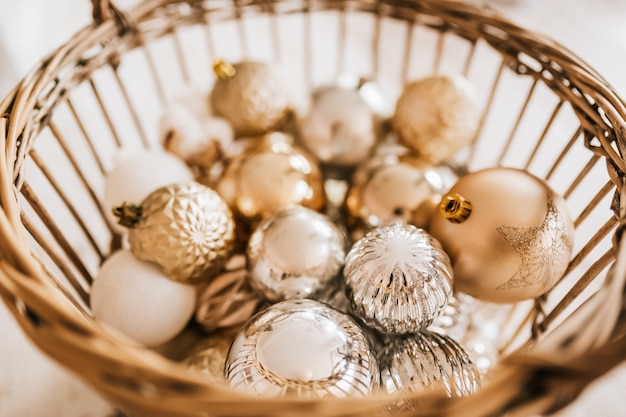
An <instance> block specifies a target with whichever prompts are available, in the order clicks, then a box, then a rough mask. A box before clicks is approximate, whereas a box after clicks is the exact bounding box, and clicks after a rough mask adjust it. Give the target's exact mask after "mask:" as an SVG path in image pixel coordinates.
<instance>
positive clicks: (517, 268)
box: [430, 168, 574, 303]
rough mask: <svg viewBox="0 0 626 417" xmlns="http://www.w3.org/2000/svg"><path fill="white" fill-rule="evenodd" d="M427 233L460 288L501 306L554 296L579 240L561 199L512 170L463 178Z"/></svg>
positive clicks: (445, 199)
mask: <svg viewBox="0 0 626 417" xmlns="http://www.w3.org/2000/svg"><path fill="white" fill-rule="evenodd" d="M430 231H431V233H432V234H433V236H435V237H436V238H437V239H438V240H439V241H440V242H441V244H442V245H443V247H444V249H445V250H446V252H447V253H448V254H449V256H450V259H451V260H452V265H453V268H454V276H455V286H456V288H457V289H458V290H459V291H462V292H465V293H467V294H469V295H471V296H474V297H476V298H479V299H482V300H486V301H492V302H497V303H513V302H517V301H521V300H525V299H528V298H535V297H538V296H540V295H542V294H544V293H546V292H547V291H549V290H550V289H551V288H552V287H553V286H554V284H556V282H557V281H558V280H559V278H560V277H561V276H562V275H563V273H564V272H565V270H566V269H567V265H568V263H569V259H570V256H571V253H572V245H573V241H574V225H573V222H572V220H571V217H570V215H569V213H568V210H567V206H566V203H565V201H564V200H563V198H562V197H561V196H559V195H558V194H556V193H555V192H554V191H553V190H552V189H551V188H550V187H549V186H548V185H547V184H546V183H545V182H544V181H542V180H541V179H539V178H537V177H535V176H533V175H532V174H529V173H528V172H525V171H522V170H518V169H513V168H490V169H485V170H482V171H477V172H474V173H471V174H469V175H466V176H464V177H462V178H460V179H459V181H458V182H457V183H456V184H455V185H454V186H453V187H452V188H451V189H450V191H449V192H448V193H447V194H446V195H445V196H444V197H443V199H442V204H441V206H440V209H439V210H437V212H436V213H435V214H434V215H433V218H432V223H431V229H430Z"/></svg>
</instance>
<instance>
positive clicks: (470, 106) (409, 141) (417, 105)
mask: <svg viewBox="0 0 626 417" xmlns="http://www.w3.org/2000/svg"><path fill="white" fill-rule="evenodd" d="M479 124H480V110H479V108H478V105H477V104H476V99H475V92H474V87H473V86H472V85H471V84H470V83H469V81H468V80H467V79H465V78H464V77H462V76H454V77H449V76H440V75H436V76H430V77H426V78H422V79H419V80H417V81H414V82H412V83H410V84H408V85H407V86H405V88H404V90H403V92H402V94H401V95H400V98H399V99H398V102H397V104H396V111H395V114H394V117H393V126H394V129H395V130H396V132H397V133H398V135H399V136H400V139H401V141H402V142H403V143H404V144H406V146H408V147H409V148H411V149H413V150H414V151H415V152H417V153H418V154H419V155H420V156H421V157H422V158H424V159H426V160H428V161H430V162H432V163H440V162H443V161H446V160H448V159H449V158H451V157H452V156H453V155H454V154H455V153H456V152H457V151H458V150H460V149H461V148H462V147H464V146H465V145H468V144H469V143H471V142H472V140H473V139H474V137H475V136H476V134H477V132H478V126H479Z"/></svg>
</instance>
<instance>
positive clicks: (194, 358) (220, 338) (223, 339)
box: [183, 332, 235, 382]
mask: <svg viewBox="0 0 626 417" xmlns="http://www.w3.org/2000/svg"><path fill="white" fill-rule="evenodd" d="M234 338H235V336H234V335H233V334H231V333H229V332H219V333H214V334H212V335H211V337H209V338H207V339H206V340H204V341H203V342H202V343H201V344H200V346H199V347H197V348H196V349H195V351H194V352H192V353H191V354H190V355H189V356H187V357H186V358H185V359H184V361H183V364H184V365H185V366H187V367H188V368H189V369H190V370H192V371H194V372H197V373H199V374H201V375H203V376H205V377H206V378H208V379H210V380H212V381H215V382H226V378H224V365H225V364H226V357H227V356H228V349H229V348H230V345H231V344H232V342H233V339H234Z"/></svg>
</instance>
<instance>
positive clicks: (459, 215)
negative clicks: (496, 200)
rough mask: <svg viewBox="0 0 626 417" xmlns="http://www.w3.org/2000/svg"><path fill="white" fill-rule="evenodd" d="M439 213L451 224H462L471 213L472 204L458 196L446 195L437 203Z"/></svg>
mask: <svg viewBox="0 0 626 417" xmlns="http://www.w3.org/2000/svg"><path fill="white" fill-rule="evenodd" d="M439 211H440V212H441V214H442V215H443V217H445V218H446V219H448V221H450V222H452V223H463V222H464V221H465V220H467V218H468V217H469V216H470V214H471V213H472V203H470V202H469V201H467V200H466V199H465V198H464V197H463V196H461V195H459V194H452V195H446V196H444V197H443V199H442V200H441V203H439Z"/></svg>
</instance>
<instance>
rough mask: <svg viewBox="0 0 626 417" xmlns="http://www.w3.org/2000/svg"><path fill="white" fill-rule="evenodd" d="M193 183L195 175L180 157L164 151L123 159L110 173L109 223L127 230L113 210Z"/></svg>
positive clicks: (107, 194) (105, 202)
mask: <svg viewBox="0 0 626 417" xmlns="http://www.w3.org/2000/svg"><path fill="white" fill-rule="evenodd" d="M191 180H193V172H192V171H191V170H190V169H189V167H188V166H187V165H185V163H184V162H183V161H181V160H180V158H177V157H176V156H174V155H172V154H170V153H167V152H164V151H162V150H152V151H141V152H135V153H130V154H128V155H126V156H125V157H123V158H121V159H120V160H119V162H117V163H116V164H115V166H114V167H113V169H111V171H110V172H109V173H108V174H107V176H106V180H105V183H104V195H103V198H102V204H103V206H104V207H105V210H104V212H105V215H106V217H107V220H108V222H109V224H110V225H111V226H112V227H113V229H114V230H115V231H116V232H118V233H126V228H125V227H123V226H120V225H118V220H119V219H118V218H116V217H115V216H114V215H113V213H112V211H111V209H112V208H113V207H116V206H118V205H120V204H122V203H124V202H132V201H141V200H143V199H144V198H145V197H146V196H147V195H148V194H150V193H151V192H152V191H154V190H155V189H157V188H159V187H163V186H165V185H169V184H173V183H176V182H185V181H191Z"/></svg>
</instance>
